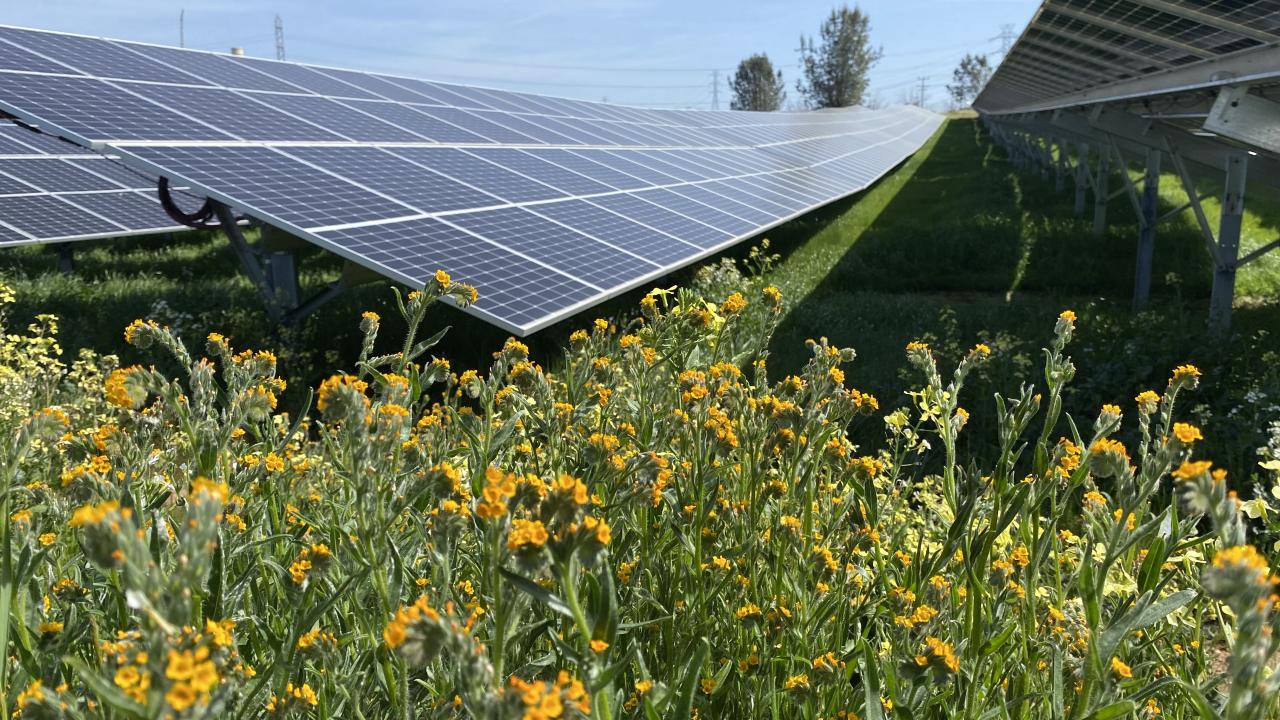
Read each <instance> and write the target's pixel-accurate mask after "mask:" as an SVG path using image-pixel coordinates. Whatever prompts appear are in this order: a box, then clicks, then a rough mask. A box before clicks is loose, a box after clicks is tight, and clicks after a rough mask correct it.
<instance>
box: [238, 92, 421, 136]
mask: <svg viewBox="0 0 1280 720" xmlns="http://www.w3.org/2000/svg"><path fill="white" fill-rule="evenodd" d="M246 96H247V97H251V98H253V99H254V100H256V101H258V102H260V103H264V104H266V105H269V106H271V107H273V108H277V109H279V110H283V111H284V112H287V113H290V114H291V115H296V116H297V117H300V118H303V119H304V120H308V121H310V122H312V123H315V124H316V125H320V126H322V127H324V128H325V129H326V130H328V131H330V132H334V133H338V134H339V135H342V136H344V137H347V138H350V139H352V140H357V141H361V142H423V141H424V140H428V138H426V137H424V136H422V135H417V134H414V133H411V132H409V131H408V130H407V129H401V128H398V127H396V126H394V125H392V124H390V123H386V122H383V121H382V120H380V119H378V118H376V117H374V116H372V115H367V114H365V113H363V112H360V111H359V110H358V109H352V108H351V107H348V106H347V105H346V104H344V103H339V102H338V101H336V100H329V99H328V98H322V97H315V96H312V95H269V94H266V93H253V94H248V95H246Z"/></svg>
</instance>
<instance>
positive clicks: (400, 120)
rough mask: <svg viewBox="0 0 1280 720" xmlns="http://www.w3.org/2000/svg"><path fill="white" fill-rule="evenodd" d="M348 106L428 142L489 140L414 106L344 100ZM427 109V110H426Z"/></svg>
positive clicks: (477, 141) (476, 141) (483, 141)
mask: <svg viewBox="0 0 1280 720" xmlns="http://www.w3.org/2000/svg"><path fill="white" fill-rule="evenodd" d="M342 102H343V103H344V104H346V105H350V106H351V107H353V108H355V109H357V110H360V111H361V112H366V113H369V114H370V115H374V116H376V117H378V118H381V119H382V120H386V121H387V122H389V123H391V124H393V125H398V126H400V127H402V128H404V129H405V130H409V131H411V132H414V133H416V134H418V135H421V136H423V137H425V138H427V139H428V140H433V141H435V142H442V143H487V142H489V140H488V139H486V138H482V137H480V136H479V135H476V134H475V133H472V132H467V131H466V130H463V129H462V128H460V127H458V126H456V125H450V124H449V123H447V122H445V121H443V120H440V119H439V118H435V117H431V116H429V115H425V114H423V113H421V112H418V111H417V110H416V109H414V108H415V107H417V106H414V105H397V104H395V103H389V102H382V101H372V100H343V101H342ZM424 109H425V108H424Z"/></svg>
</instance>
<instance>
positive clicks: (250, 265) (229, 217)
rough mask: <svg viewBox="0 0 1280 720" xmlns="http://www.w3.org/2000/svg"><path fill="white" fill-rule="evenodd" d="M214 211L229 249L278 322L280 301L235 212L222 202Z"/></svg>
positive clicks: (269, 312) (280, 311)
mask: <svg viewBox="0 0 1280 720" xmlns="http://www.w3.org/2000/svg"><path fill="white" fill-rule="evenodd" d="M214 212H216V213H217V215H218V222H219V223H220V224H221V228H222V232H223V233H225V234H226V236H227V241H228V242H229V243H230V244H231V251H232V252H233V253H235V255H236V258H237V259H239V260H240V267H242V268H244V273H245V275H248V276H249V281H250V282H252V283H253V285H254V287H256V288H258V292H259V293H261V294H262V299H263V302H264V304H265V305H266V308H267V315H268V316H270V317H271V319H272V320H275V321H276V322H279V321H280V319H281V318H282V317H283V316H284V310H283V308H281V307H280V303H278V302H276V295H275V293H274V292H273V291H272V289H271V283H270V282H269V281H268V279H267V274H266V272H265V271H263V269H262V264H261V263H259V262H258V256H257V254H256V253H254V251H253V248H251V247H249V242H248V241H247V240H245V238H244V233H242V232H240V225H239V224H238V223H237V222H236V216H235V214H234V213H232V212H231V208H229V207H227V206H226V205H223V204H222V203H217V204H215V205H214Z"/></svg>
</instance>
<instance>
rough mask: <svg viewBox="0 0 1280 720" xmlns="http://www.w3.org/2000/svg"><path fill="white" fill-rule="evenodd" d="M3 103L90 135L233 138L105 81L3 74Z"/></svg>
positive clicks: (0, 86) (0, 82)
mask: <svg viewBox="0 0 1280 720" xmlns="http://www.w3.org/2000/svg"><path fill="white" fill-rule="evenodd" d="M148 87H159V86H158V85H152V86H148ZM0 103H4V104H8V105H12V106H14V107H20V108H22V113H23V115H24V117H27V118H31V119H35V118H38V119H39V120H40V121H42V122H47V123H50V124H51V125H54V126H56V127H57V128H59V129H60V130H65V131H67V132H69V133H74V134H76V135H80V136H83V137H85V138H88V139H91V140H232V139H233V138H232V137H231V136H230V135H227V134H226V133H222V132H218V131H217V130H214V129H213V128H211V127H208V126H207V125H203V124H201V123H198V122H196V121H195V120H192V119H190V118H186V117H183V116H181V115H178V114H177V113H172V112H169V111H167V110H165V109H164V108H162V107H160V106H158V105H156V104H155V103H153V102H149V101H147V100H144V99H142V98H140V97H136V96H134V95H130V94H129V93H127V92H124V91H123V90H120V89H117V88H115V87H112V86H111V85H108V84H107V83H105V82H103V81H101V80H90V79H80V78H67V77H53V76H47V75H14V74H9V73H0Z"/></svg>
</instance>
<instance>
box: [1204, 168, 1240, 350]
mask: <svg viewBox="0 0 1280 720" xmlns="http://www.w3.org/2000/svg"><path fill="white" fill-rule="evenodd" d="M1248 165H1249V156H1248V155H1245V154H1244V153H1241V154H1239V155H1237V156H1235V157H1233V158H1232V159H1231V160H1229V161H1228V162H1227V183H1226V188H1225V189H1224V190H1223V192H1222V216H1221V218H1220V219H1219V220H1218V248H1217V249H1218V252H1217V256H1216V257H1215V258H1214V264H1215V266H1216V267H1215V268H1214V272H1213V293H1212V294H1211V295H1210V297H1209V331H1210V332H1211V333H1213V334H1215V335H1225V334H1226V333H1227V331H1228V330H1230V329H1231V306H1232V305H1233V304H1234V303H1235V295H1236V264H1237V261H1238V260H1239V257H1240V227H1241V225H1242V224H1243V220H1244V187H1245V178H1246V177H1248Z"/></svg>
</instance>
